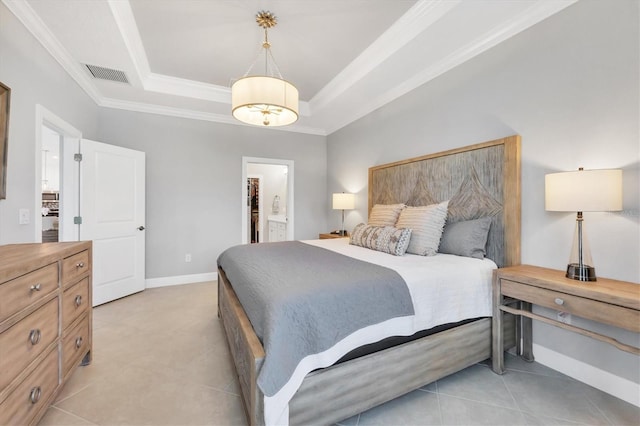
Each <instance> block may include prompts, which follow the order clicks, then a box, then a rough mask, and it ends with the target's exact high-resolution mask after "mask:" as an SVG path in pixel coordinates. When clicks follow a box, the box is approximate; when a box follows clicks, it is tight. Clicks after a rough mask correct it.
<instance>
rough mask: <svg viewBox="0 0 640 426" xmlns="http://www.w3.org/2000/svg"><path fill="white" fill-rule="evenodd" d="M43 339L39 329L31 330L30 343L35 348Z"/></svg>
mask: <svg viewBox="0 0 640 426" xmlns="http://www.w3.org/2000/svg"><path fill="white" fill-rule="evenodd" d="M41 337H42V333H41V332H40V329H39V328H36V329H35V330H31V331H30V332H29V341H30V342H31V344H32V345H34V346H35V345H37V344H38V342H40V338H41Z"/></svg>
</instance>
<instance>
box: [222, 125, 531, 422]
mask: <svg viewBox="0 0 640 426" xmlns="http://www.w3.org/2000/svg"><path fill="white" fill-rule="evenodd" d="M447 199H449V200H450V202H449V218H450V220H453V221H456V220H464V219H473V218H477V217H481V216H492V218H493V221H492V226H491V231H490V234H489V241H488V243H487V255H488V257H490V258H491V259H493V260H494V261H495V262H496V263H497V264H498V266H500V267H502V266H511V265H517V264H519V263H520V137H519V136H517V135H516V136H510V137H507V138H503V139H498V140H495V141H490V142H485V143H481V144H476V145H472V146H468V147H465V148H460V149H454V150H450V151H446V152H441V153H437V154H431V155H426V156H422V157H418V158H412V159H409V160H404V161H399V162H395V163H390V164H385V165H380V166H375V167H372V168H370V169H369V211H370V210H371V208H372V207H373V205H374V204H376V203H381V204H391V203H399V202H403V203H406V204H408V205H426V204H432V203H434V202H439V201H443V200H447ZM218 315H219V316H220V318H221V320H222V323H223V325H224V329H225V332H226V335H227V341H228V343H229V348H230V351H231V355H232V357H233V360H234V363H235V367H236V372H237V374H238V379H239V383H240V389H241V392H242V398H243V402H244V406H245V410H246V414H247V419H248V421H249V423H250V424H251V425H260V424H263V423H264V407H263V398H264V396H263V394H262V392H261V391H260V389H259V388H258V387H257V385H256V380H257V376H258V373H259V371H260V368H261V366H262V363H263V360H264V357H265V353H264V349H263V347H262V345H261V343H260V340H259V339H258V337H257V336H256V334H255V332H254V330H253V328H252V326H251V323H250V321H249V319H248V317H247V315H246V314H245V312H244V310H243V308H242V306H241V305H240V302H239V300H238V298H237V296H236V294H235V292H234V291H233V289H232V287H231V284H230V283H229V280H228V279H227V277H226V275H225V273H224V271H223V270H222V269H220V268H219V269H218ZM505 319H507V318H505ZM504 324H505V336H509V337H508V338H505V348H508V347H512V346H513V345H514V344H515V338H514V336H515V332H514V330H515V326H514V321H513V320H512V318H511V319H510V320H505V321H504ZM490 356H491V318H481V319H478V320H476V321H473V322H469V323H466V324H464V325H461V326H457V327H455V328H451V329H448V330H446V331H443V332H439V333H435V334H432V335H429V336H427V337H423V338H420V339H417V340H414V341H411V342H408V343H404V344H402V345H398V346H394V347H391V348H388V349H385V350H382V351H379V352H375V353H372V354H369V355H366V356H363V357H359V358H355V359H352V360H350V361H346V362H343V363H339V364H336V365H333V366H331V367H328V368H324V369H320V370H316V371H313V372H311V373H309V374H308V375H307V376H306V377H305V379H304V381H303V383H302V385H301V387H300V388H299V389H298V391H297V392H296V394H295V395H294V397H293V399H292V400H291V401H290V402H289V423H290V424H291V425H300V424H310V423H313V424H332V423H335V422H337V421H340V420H342V419H345V418H348V417H350V416H353V415H355V414H358V413H360V412H363V411H365V410H368V409H370V408H372V407H375V406H377V405H380V404H382V403H384V402H387V401H389V400H391V399H393V398H396V397H398V396H400V395H403V394H405V393H408V392H410V391H413V390H415V389H417V388H419V387H422V386H424V385H426V384H428V383H431V382H434V381H436V380H438V379H441V378H443V377H445V376H447V375H449V374H452V373H455V372H457V371H460V370H462V369H464V368H466V367H468V366H470V365H473V364H475V363H478V362H480V361H483V360H485V359H487V358H489V357H490Z"/></svg>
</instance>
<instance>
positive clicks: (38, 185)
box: [33, 104, 82, 243]
mask: <svg viewBox="0 0 640 426" xmlns="http://www.w3.org/2000/svg"><path fill="white" fill-rule="evenodd" d="M43 126H47V127H49V128H50V129H53V130H54V131H56V132H58V133H59V134H60V135H62V141H61V143H60V212H59V226H60V228H59V236H58V241H78V239H79V232H78V231H79V229H78V227H79V226H78V225H74V224H73V218H74V216H77V214H78V210H79V208H80V205H79V194H78V191H75V190H71V188H74V185H76V186H77V182H78V181H79V179H80V169H79V166H77V167H73V165H71V167H70V164H69V163H70V162H73V153H75V152H78V147H79V145H80V139H82V132H81V131H80V130H78V129H76V128H75V127H73V126H72V125H71V124H69V123H67V122H66V121H64V120H63V119H62V118H60V117H58V116H57V115H56V114H54V113H53V112H51V111H49V110H48V109H47V108H45V107H44V106H42V105H40V104H36V137H35V149H36V150H35V165H36V167H35V200H34V204H33V205H34V210H33V213H34V221H33V222H34V232H35V235H34V242H36V243H41V242H42V214H41V213H40V210H41V208H42V127H43ZM74 144H75V146H74Z"/></svg>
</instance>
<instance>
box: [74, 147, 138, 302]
mask: <svg viewBox="0 0 640 426" xmlns="http://www.w3.org/2000/svg"><path fill="white" fill-rule="evenodd" d="M80 152H81V153H82V161H81V162H80V216H81V217H82V224H81V225H80V240H92V241H93V306H96V305H100V304H102V303H106V302H109V301H111V300H115V299H118V298H120V297H124V296H127V295H129V294H133V293H137V292H139V291H142V290H144V288H145V282H144V280H145V273H144V256H145V236H144V234H145V233H144V219H145V153H144V152H140V151H134V150H131V149H127V148H122V147H118V146H114V145H108V144H104V143H100V142H95V141H90V140H87V139H82V141H81V143H80Z"/></svg>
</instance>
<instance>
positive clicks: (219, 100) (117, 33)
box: [2, 0, 576, 135]
mask: <svg viewBox="0 0 640 426" xmlns="http://www.w3.org/2000/svg"><path fill="white" fill-rule="evenodd" d="M575 1H576V0H268V1H267V0H2V2H3V3H4V4H5V5H6V6H7V7H8V8H9V9H10V10H11V11H12V12H13V13H14V14H15V15H16V16H17V17H18V18H19V19H20V20H21V21H22V22H23V23H24V24H25V26H26V27H27V28H28V29H29V30H30V31H31V32H32V33H33V34H34V36H35V37H36V38H37V39H38V40H39V41H40V42H41V43H42V44H43V45H44V47H45V48H46V49H48V50H49V52H51V54H52V55H53V56H54V57H55V58H56V59H57V60H58V62H59V63H60V64H61V65H62V66H63V67H64V68H65V69H66V70H67V72H68V73H69V74H70V75H71V76H72V77H73V78H74V79H75V80H76V81H77V82H78V84H79V85H80V86H81V87H82V88H83V89H84V90H85V91H86V92H87V93H88V94H89V96H91V97H92V98H93V99H94V100H95V102H96V103H97V104H98V105H100V106H103V107H108V108H120V109H126V110H132V111H144V112H150V113H157V114H165V115H172V116H178V117H187V118H192V119H198V120H208V121H215V122H223V123H230V124H238V125H241V124H240V123H239V122H237V121H235V120H234V119H233V118H232V116H231V111H230V109H231V107H230V104H231V92H230V89H229V88H230V86H231V83H232V82H233V81H234V80H235V79H237V78H239V77H242V76H243V75H244V74H245V73H246V72H247V70H248V69H249V67H250V65H251V64H252V63H253V62H254V61H255V60H256V57H257V55H258V53H259V52H260V50H261V47H260V45H261V42H262V39H263V30H262V29H261V28H260V27H258V25H257V24H256V22H255V15H256V13H257V12H258V11H260V10H269V11H271V12H273V13H274V14H275V15H276V16H277V18H278V25H277V26H276V27H275V28H273V29H272V30H270V31H269V40H270V42H271V44H272V48H271V50H272V52H273V55H274V57H275V60H276V62H277V64H278V67H279V68H280V71H281V73H282V76H283V78H285V79H286V80H289V81H291V82H292V83H293V84H294V85H295V86H296V87H297V88H298V90H299V92H300V119H299V120H298V122H296V123H295V124H294V125H292V126H288V127H286V128H278V129H280V130H289V131H297V132H303V133H311V134H320V135H326V134H330V133H332V132H334V131H336V130H338V129H340V128H341V127H343V126H345V125H347V124H349V123H351V122H352V121H354V120H357V119H358V118H360V117H362V116H364V115H366V114H368V113H369V112H371V111H373V110H375V109H377V108H379V107H381V106H382V105H384V104H386V103H388V102H390V101H392V100H394V99H396V98H397V97H399V96H401V95H403V94H404V93H407V92H408V91H410V90H412V89H414V88H415V87H417V86H419V85H421V84H424V83H426V82H428V81H429V80H431V79H433V78H435V77H437V76H438V75H440V74H442V73H444V72H446V71H448V70H450V69H452V68H454V67H456V66H457V65H460V64H461V63H463V62H465V61H467V60H469V59H471V58H472V57H474V56H476V55H478V54H480V53H482V52H483V51H485V50H487V49H489V48H491V47H493V46H495V45H496V44H498V43H500V42H502V41H504V40H506V39H508V38H509V37H512V36H513V35H515V34H517V33H519V32H520V31H523V30H525V29H526V28H528V27H530V26H531V25H535V24H536V23H537V22H539V21H541V20H543V19H545V18H547V17H548V16H550V15H553V14H554V13H557V12H559V11H560V10H562V9H564V8H565V7H567V6H569V5H570V4H572V3H574V2H575ZM85 64H89V65H98V66H101V67H106V68H112V69H116V70H120V71H123V72H124V73H125V74H126V76H127V78H128V80H129V82H130V84H126V83H120V82H113V81H105V80H99V79H95V78H94V77H93V76H92V75H91V74H90V73H89V71H88V69H87V68H86V67H85Z"/></svg>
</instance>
